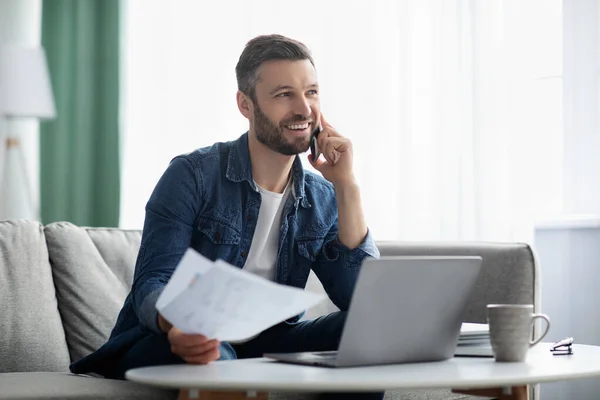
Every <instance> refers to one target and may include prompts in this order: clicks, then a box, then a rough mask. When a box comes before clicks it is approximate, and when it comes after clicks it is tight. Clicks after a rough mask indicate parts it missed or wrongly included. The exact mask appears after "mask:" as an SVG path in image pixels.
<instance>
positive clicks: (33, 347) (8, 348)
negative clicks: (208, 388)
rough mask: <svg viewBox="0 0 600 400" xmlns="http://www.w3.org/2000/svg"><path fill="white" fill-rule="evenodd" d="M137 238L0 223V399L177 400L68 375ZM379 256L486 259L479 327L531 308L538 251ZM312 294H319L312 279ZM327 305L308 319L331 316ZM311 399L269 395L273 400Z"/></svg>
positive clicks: (135, 234) (123, 283) (409, 248)
mask: <svg viewBox="0 0 600 400" xmlns="http://www.w3.org/2000/svg"><path fill="white" fill-rule="evenodd" d="M140 237H141V232H139V231H133V230H120V229H108V228H82V227H77V226H75V225H73V224H70V223H64V222H61V223H53V224H49V225H46V226H42V225H40V224H39V223H38V222H33V221H24V220H15V221H1V222H0V302H1V304H2V318H1V319H0V399H59V398H60V399H63V398H73V399H142V398H143V399H175V398H176V397H177V394H176V393H175V392H174V391H168V390H161V389H155V388H151V387H147V386H142V385H138V384H135V383H133V382H128V381H115V380H109V379H103V378H99V377H93V376H79V375H73V374H70V373H69V369H68V366H69V364H70V363H71V362H72V361H74V360H77V359H79V358H81V357H83V356H85V355H87V354H89V353H90V352H92V351H94V350H95V349H96V348H98V347H99V346H100V345H101V344H103V343H104V342H105V340H106V338H107V337H108V335H109V333H110V330H111V329H112V327H113V324H114V322H115V319H116V317H117V314H118V312H119V310H120V308H121V305H122V302H123V300H124V298H125V296H126V294H127V293H128V291H129V287H130V285H131V282H132V278H133V266H134V262H135V258H136V256H137V251H138V247H139V243H140ZM378 246H379V249H380V251H381V254H382V255H392V254H393V255H411V254H415V255H417V254H474V255H481V256H483V259H484V267H483V274H482V276H481V277H480V281H479V282H478V285H477V288H476V290H475V293H474V294H473V297H472V300H471V303H470V306H469V309H468V312H467V318H466V321H468V322H485V305H486V304H488V303H496V302H508V303H533V304H535V305H536V308H537V309H538V311H539V290H538V271H537V263H536V260H535V256H534V253H533V252H532V250H531V248H529V247H528V246H527V245H525V244H517V243H392V242H380V243H378ZM307 289H309V290H322V287H321V286H320V284H319V282H318V280H316V278H315V277H314V275H311V277H310V279H309V283H308V285H307ZM334 309H335V307H334V306H333V304H332V303H323V304H320V305H319V306H317V307H315V308H314V309H311V310H309V312H308V314H307V315H308V316H314V315H319V314H323V313H325V312H329V311H332V310H334ZM306 397H307V395H302V396H301V395H297V394H283V393H272V394H270V398H272V399H284V398H285V399H304V398H306ZM463 397H464V398H470V399H475V398H474V397H469V396H460V395H454V394H452V393H451V392H450V391H449V390H424V391H411V392H396V391H393V392H388V393H387V394H386V400H387V399H394V400H397V399H447V398H463Z"/></svg>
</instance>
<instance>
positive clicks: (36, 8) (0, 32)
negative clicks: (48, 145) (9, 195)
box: [0, 0, 42, 219]
mask: <svg viewBox="0 0 600 400" xmlns="http://www.w3.org/2000/svg"><path fill="white" fill-rule="evenodd" d="M41 16H42V2H41V0H0V44H14V45H23V46H38V45H39V44H40V40H41ZM3 122H4V121H0V177H1V176H2V165H3V164H4V163H3V161H4V159H5V157H4V146H5V140H3V139H4V134H5V133H6V132H5V130H6V126H5V124H4V123H3ZM11 129H13V133H17V134H18V136H20V139H21V146H22V149H23V152H24V155H25V160H26V169H27V173H28V176H29V184H30V186H31V189H30V191H31V194H32V196H33V200H34V204H35V207H36V214H37V215H33V216H32V219H38V218H39V214H38V212H37V210H38V209H39V181H40V179H39V123H38V122H37V121H36V120H28V121H19V122H18V123H17V124H11ZM15 131H16V132H15ZM0 196H6V193H2V192H0Z"/></svg>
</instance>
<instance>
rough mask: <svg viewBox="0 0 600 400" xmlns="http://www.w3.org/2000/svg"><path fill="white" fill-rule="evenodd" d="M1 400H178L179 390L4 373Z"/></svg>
mask: <svg viewBox="0 0 600 400" xmlns="http://www.w3.org/2000/svg"><path fill="white" fill-rule="evenodd" d="M0 387H1V388H2V390H0V399H11V400H12V399H14V400H34V399H45V400H51V399H57V400H58V399H86V400H100V399H111V400H113V399H115V400H118V399H123V400H125V399H127V400H130V399H131V400H133V399H144V400H154V399H155V400H175V399H176V398H177V391H173V390H163V389H157V388H154V387H150V386H146V385H140V384H137V383H134V382H129V381H118V380H112V379H101V378H93V377H88V376H85V375H72V374H67V373H52V372H28V373H11V374H0Z"/></svg>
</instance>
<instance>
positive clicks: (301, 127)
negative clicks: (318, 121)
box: [283, 122, 311, 132]
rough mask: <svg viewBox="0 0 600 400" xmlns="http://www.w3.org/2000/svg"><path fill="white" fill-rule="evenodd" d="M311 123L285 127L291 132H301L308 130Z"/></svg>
mask: <svg viewBox="0 0 600 400" xmlns="http://www.w3.org/2000/svg"><path fill="white" fill-rule="evenodd" d="M310 124H311V122H304V123H301V124H286V125H283V126H284V127H285V128H286V129H289V130H290V131H298V132H301V131H303V130H306V129H308V127H309V126H310Z"/></svg>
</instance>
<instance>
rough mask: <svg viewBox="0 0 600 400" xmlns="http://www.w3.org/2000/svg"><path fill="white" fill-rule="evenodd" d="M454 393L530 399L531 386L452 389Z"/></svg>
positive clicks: (514, 399) (511, 399)
mask: <svg viewBox="0 0 600 400" xmlns="http://www.w3.org/2000/svg"><path fill="white" fill-rule="evenodd" d="M507 389H508V390H507ZM452 393H459V394H467V395H470V396H481V397H493V398H495V399H498V400H529V386H513V387H509V388H498V389H467V390H462V389H452Z"/></svg>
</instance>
